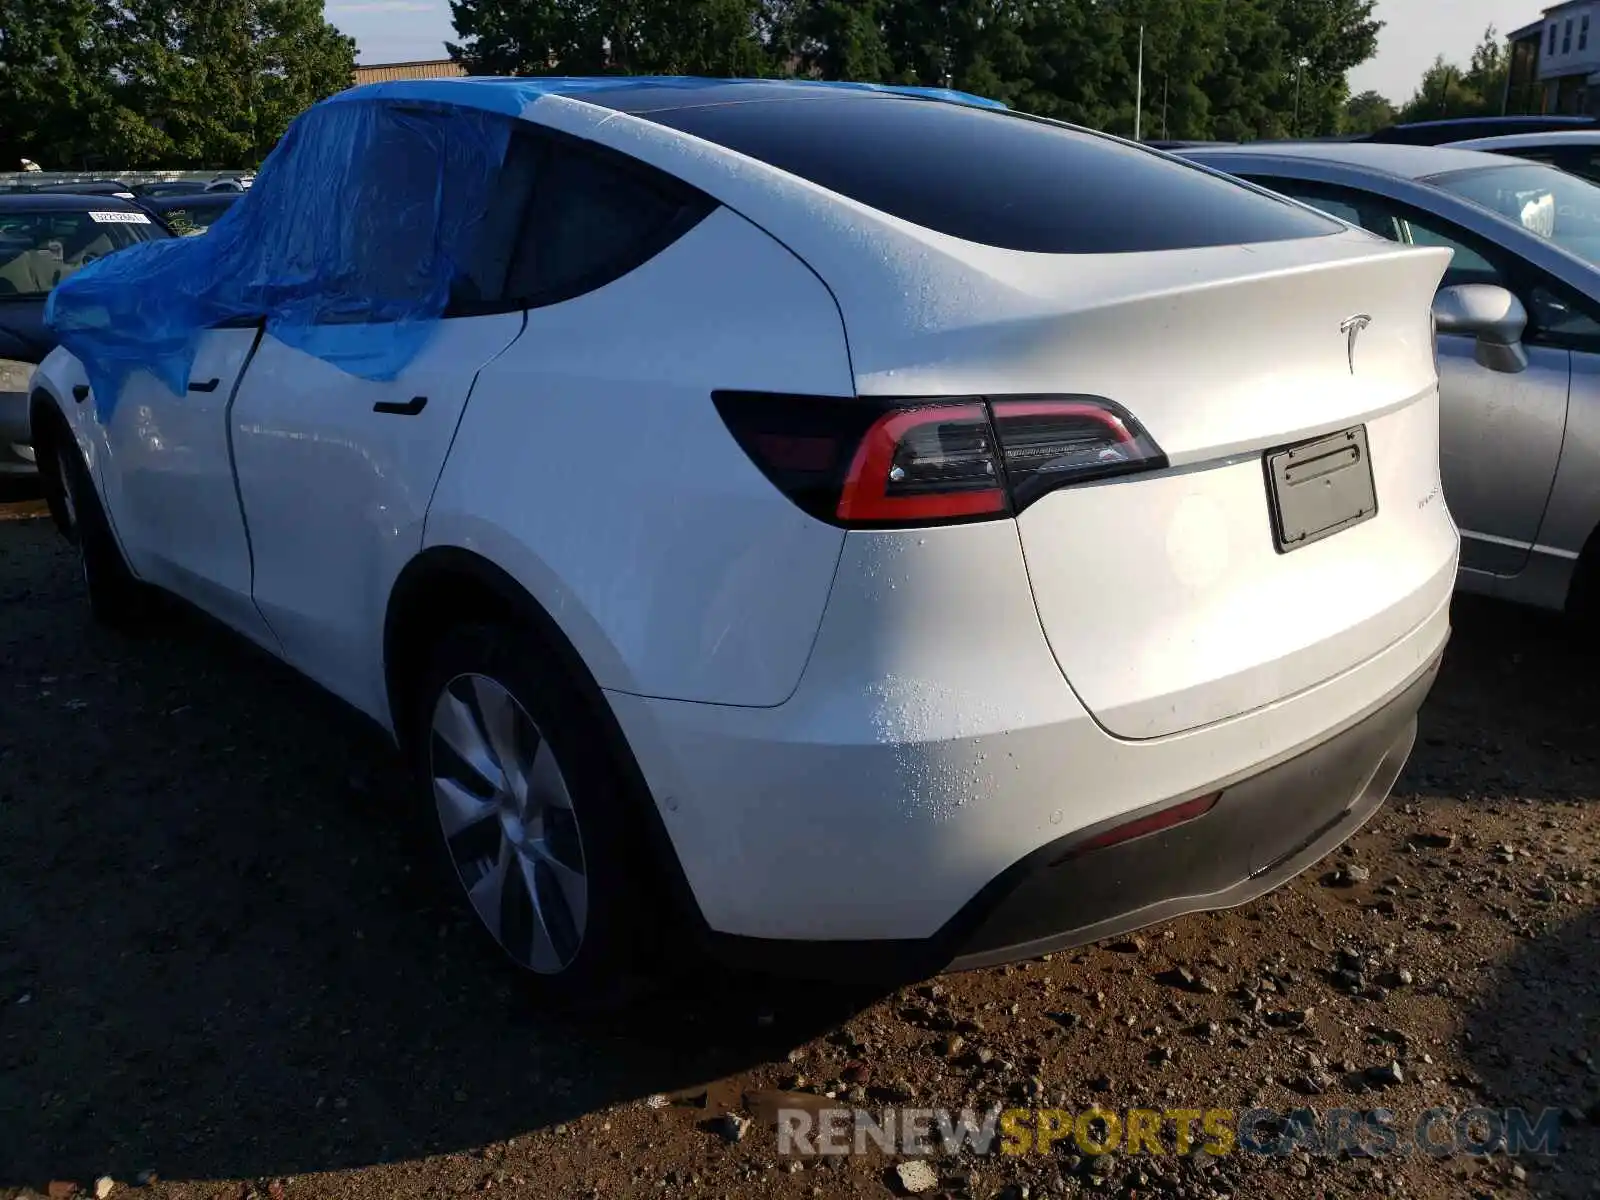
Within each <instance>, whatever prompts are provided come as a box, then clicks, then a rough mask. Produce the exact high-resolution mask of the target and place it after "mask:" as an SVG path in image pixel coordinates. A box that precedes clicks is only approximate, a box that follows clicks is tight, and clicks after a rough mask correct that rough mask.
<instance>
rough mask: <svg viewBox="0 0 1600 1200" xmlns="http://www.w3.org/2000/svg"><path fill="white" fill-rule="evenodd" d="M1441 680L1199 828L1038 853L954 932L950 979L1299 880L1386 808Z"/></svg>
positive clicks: (950, 934)
mask: <svg viewBox="0 0 1600 1200" xmlns="http://www.w3.org/2000/svg"><path fill="white" fill-rule="evenodd" d="M1438 672H1439V660H1438V659H1435V660H1434V661H1433V662H1432V663H1430V664H1429V665H1428V667H1426V668H1425V669H1424V670H1423V672H1422V673H1421V674H1420V675H1418V677H1417V678H1416V679H1415V680H1413V681H1412V682H1411V683H1410V684H1409V685H1408V686H1407V687H1406V688H1405V690H1404V691H1403V692H1401V694H1400V695H1399V696H1397V697H1395V698H1394V699H1393V700H1391V701H1389V703H1388V704H1386V705H1385V706H1384V707H1383V708H1381V709H1379V710H1378V711H1377V712H1375V713H1373V714H1372V715H1371V716H1369V717H1367V718H1366V719H1365V720H1363V721H1361V722H1360V723H1358V724H1356V725H1353V726H1351V727H1350V728H1349V729H1346V730H1345V731H1344V732H1343V733H1340V734H1338V735H1336V736H1335V737H1332V738H1330V739H1329V740H1327V741H1325V742H1323V743H1322V744H1321V745H1319V746H1316V747H1314V748H1312V749H1310V750H1307V751H1305V752H1304V753H1302V754H1299V755H1297V756H1295V757H1294V758H1291V759H1290V760H1289V761H1288V762H1285V763H1280V764H1279V765H1277V766H1275V767H1272V768H1270V769H1269V770H1266V771H1263V772H1262V773H1261V774H1259V775H1256V776H1254V777H1253V778H1250V779H1247V780H1244V781H1243V782H1241V783H1237V784H1234V785H1233V786H1232V787H1230V788H1227V789H1225V790H1224V791H1223V793H1222V795H1221V797H1220V798H1219V799H1218V801H1217V803H1216V806H1215V807H1213V808H1212V809H1211V810H1210V811H1209V812H1207V813H1206V814H1205V815H1204V816H1202V817H1200V818H1198V819H1197V820H1193V821H1190V822H1187V823H1185V824H1183V825H1178V826H1176V827H1174V828H1171V829H1167V830H1163V831H1161V832H1158V833H1151V834H1147V835H1146V836H1144V837H1140V838H1135V839H1133V840H1132V841H1127V842H1121V843H1118V844H1116V845H1113V846H1109V847H1106V848H1105V849H1099V850H1090V851H1088V852H1086V853H1082V854H1079V853H1077V851H1078V850H1079V849H1080V848H1081V847H1082V845H1083V844H1084V843H1085V842H1088V841H1090V840H1091V839H1093V838H1094V837H1095V836H1096V835H1098V834H1100V833H1102V832H1104V830H1103V829H1102V828H1094V829H1085V830H1082V831H1080V832H1078V833H1075V834H1072V835H1071V836H1069V837H1065V838H1062V839H1061V840H1060V841H1058V842H1054V843H1052V844H1051V845H1049V846H1046V847H1044V848H1043V849H1041V850H1039V851H1037V852H1036V853H1034V854H1031V855H1029V856H1028V857H1027V858H1026V859H1024V860H1023V861H1022V862H1020V863H1018V864H1017V865H1016V867H1014V868H1013V869H1012V870H1011V871H1008V872H1007V873H1006V874H1005V875H1004V876H1002V877H1001V879H999V880H996V884H997V887H996V888H995V889H994V891H993V893H991V894H986V895H985V894H981V895H980V896H979V897H978V898H977V899H976V900H975V901H974V902H973V904H971V905H969V906H968V909H967V910H964V911H963V913H962V914H961V915H960V916H958V917H957V919H956V921H954V922H952V927H951V928H950V929H949V930H948V931H946V932H944V934H943V936H944V939H945V944H944V945H943V946H941V954H940V957H942V956H943V952H944V951H945V950H946V949H949V950H951V951H953V952H952V953H951V960H950V962H949V968H950V969H953V970H965V969H967V968H971V967H983V966H991V965H993V964H995V963H1001V962H1009V961H1012V960H1015V959H1019V958H1033V957H1037V956H1038V955H1041V954H1050V953H1053V952H1054V951H1057V950H1062V949H1066V948H1068V947H1070V946H1077V945H1082V944H1083V943H1085V942H1092V941H1098V940H1099V939H1101V938H1106V937H1112V936H1114V935H1116V934H1119V933H1126V932H1128V931H1130V930H1133V929H1139V928H1142V927H1144V926H1146V925H1150V924H1153V923H1155V922H1157V921H1165V920H1170V919H1171V918H1173V917H1178V916H1182V915H1184V914H1186V913H1192V912H1204V911H1208V910H1213V909H1219V908H1232V907H1234V906H1235V905H1239V904H1244V903H1247V902H1248V901H1251V900H1254V899H1256V898H1257V897H1258V896H1262V895H1264V894H1265V893H1267V892H1269V891H1271V890H1272V889H1273V888H1275V887H1277V886H1278V885H1279V884H1281V883H1284V882H1286V881H1288V880H1289V879H1292V878H1293V877H1294V876H1296V875H1298V874H1299V873H1300V872H1301V871H1303V870H1305V869H1306V868H1307V867H1309V866H1311V865H1312V864H1313V863H1315V862H1316V861H1317V860H1318V859H1320V858H1322V857H1323V856H1324V855H1326V854H1329V853H1331V852H1332V851H1333V850H1335V849H1337V848H1338V847H1339V846H1340V845H1342V844H1343V843H1344V842H1345V841H1346V839H1348V838H1349V837H1350V835H1351V834H1353V833H1355V831H1356V830H1358V829H1360V828H1361V826H1362V825H1363V824H1365V823H1366V821H1367V819H1368V818H1369V817H1371V816H1372V815H1373V813H1375V812H1377V811H1378V809H1379V808H1380V807H1382V805H1383V802H1384V800H1385V799H1387V798H1388V795H1389V789H1390V788H1392V787H1393V786H1394V781H1395V780H1396V779H1397V778H1399V775H1400V771H1401V769H1402V768H1403V767H1404V766H1405V763H1406V759H1407V757H1409V755H1410V754H1411V747H1412V743H1413V742H1414V741H1415V740H1416V732H1417V710H1418V709H1419V708H1421V707H1422V702H1423V700H1425V699H1426V698H1427V695H1428V691H1429V689H1430V688H1432V686H1433V681H1434V679H1435V678H1436V677H1437V675H1438ZM1139 815H1140V814H1137V813H1135V814H1131V816H1133V817H1137V816H1139ZM1127 820H1128V818H1127V817H1122V818H1118V819H1117V820H1116V821H1115V822H1112V823H1111V824H1115V825H1120V824H1123V823H1125V822H1126V821H1127ZM986 892H989V889H986Z"/></svg>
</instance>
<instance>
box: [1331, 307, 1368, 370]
mask: <svg viewBox="0 0 1600 1200" xmlns="http://www.w3.org/2000/svg"><path fill="white" fill-rule="evenodd" d="M1371 324H1372V318H1371V317H1369V316H1367V314H1366V313H1357V314H1356V315H1355V316H1353V317H1346V318H1345V319H1344V320H1342V321H1340V322H1339V332H1340V333H1342V334H1344V335H1345V337H1347V338H1348V339H1349V341H1348V342H1347V343H1346V345H1345V353H1346V354H1347V355H1348V356H1349V359H1350V374H1352V375H1354V374H1355V373H1356V339H1357V338H1358V337H1360V336H1361V331H1362V330H1363V329H1365V328H1366V327H1367V326H1368V325H1371Z"/></svg>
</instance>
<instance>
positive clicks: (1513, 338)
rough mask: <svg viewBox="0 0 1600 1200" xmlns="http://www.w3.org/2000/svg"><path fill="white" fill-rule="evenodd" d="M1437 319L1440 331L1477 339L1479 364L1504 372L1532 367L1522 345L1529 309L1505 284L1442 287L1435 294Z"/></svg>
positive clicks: (1474, 352)
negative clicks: (1501, 285) (1503, 285)
mask: <svg viewBox="0 0 1600 1200" xmlns="http://www.w3.org/2000/svg"><path fill="white" fill-rule="evenodd" d="M1433 319H1434V322H1435V324H1436V325H1437V327H1438V330H1439V332H1440V333H1453V334H1460V335H1462V336H1465V337H1472V338H1476V339H1477V342H1478V344H1477V346H1476V347H1475V349H1474V351H1473V357H1474V358H1475V359H1476V360H1477V361H1478V365H1479V366H1483V367H1487V368H1488V369H1489V370H1491V371H1499V372H1500V373H1501V374H1504V375H1515V374H1517V373H1518V372H1519V371H1526V370H1527V369H1528V352H1527V350H1526V349H1525V348H1524V347H1523V345H1522V335H1523V332H1524V331H1525V330H1526V329H1527V328H1528V310H1527V309H1525V308H1524V307H1523V306H1522V301H1521V300H1518V299H1517V298H1516V296H1514V295H1512V294H1511V293H1510V292H1509V291H1507V290H1506V289H1505V288H1503V287H1497V286H1495V285H1494V284H1490V283H1462V284H1457V285H1456V286H1455V287H1447V288H1440V289H1439V292H1438V294H1437V295H1435V296H1434V298H1433Z"/></svg>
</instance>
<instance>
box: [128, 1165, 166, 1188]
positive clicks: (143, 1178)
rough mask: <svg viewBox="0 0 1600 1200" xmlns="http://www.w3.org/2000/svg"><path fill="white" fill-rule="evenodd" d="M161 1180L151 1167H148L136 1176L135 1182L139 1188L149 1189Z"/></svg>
mask: <svg viewBox="0 0 1600 1200" xmlns="http://www.w3.org/2000/svg"><path fill="white" fill-rule="evenodd" d="M159 1178H161V1177H160V1176H159V1175H157V1174H156V1173H155V1172H154V1171H152V1170H151V1169H150V1168H149V1167H146V1168H145V1169H144V1170H142V1171H140V1172H139V1173H138V1174H137V1175H135V1176H134V1177H133V1182H134V1183H135V1184H136V1185H138V1186H139V1187H149V1186H150V1185H151V1184H152V1183H154V1182H156V1180H158V1179H159Z"/></svg>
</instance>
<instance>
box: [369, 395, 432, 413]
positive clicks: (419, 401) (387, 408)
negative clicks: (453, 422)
mask: <svg viewBox="0 0 1600 1200" xmlns="http://www.w3.org/2000/svg"><path fill="white" fill-rule="evenodd" d="M427 407H428V398H427V397H426V396H413V397H411V399H409V400H407V401H406V402H405V403H404V404H401V403H400V402H399V401H397V400H379V401H378V402H377V403H376V404H374V405H373V406H372V411H373V412H375V413H389V414H390V415H392V416H396V417H414V416H416V415H417V414H418V413H419V412H421V411H422V410H423V409H425V408H427Z"/></svg>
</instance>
